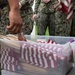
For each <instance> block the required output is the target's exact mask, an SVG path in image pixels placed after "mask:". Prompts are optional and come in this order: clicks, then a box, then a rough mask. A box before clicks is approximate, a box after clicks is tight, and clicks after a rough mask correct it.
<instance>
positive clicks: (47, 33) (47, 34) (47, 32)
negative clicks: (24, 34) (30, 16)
mask: <svg viewBox="0 0 75 75" xmlns="http://www.w3.org/2000/svg"><path fill="white" fill-rule="evenodd" d="M35 28H36V30H35V35H37V31H38V29H37V26H36V25H35ZM45 35H46V36H49V31H48V28H47V30H46V34H45Z"/></svg>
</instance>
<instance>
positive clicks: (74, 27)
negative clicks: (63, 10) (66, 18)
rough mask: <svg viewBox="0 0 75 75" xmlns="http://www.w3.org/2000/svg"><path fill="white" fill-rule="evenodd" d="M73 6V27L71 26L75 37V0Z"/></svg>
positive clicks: (72, 34)
mask: <svg viewBox="0 0 75 75" xmlns="http://www.w3.org/2000/svg"><path fill="white" fill-rule="evenodd" d="M73 6H74V15H73V19H72V26H71V33H70V35H71V36H75V0H73Z"/></svg>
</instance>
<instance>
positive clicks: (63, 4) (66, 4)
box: [58, 0, 73, 20]
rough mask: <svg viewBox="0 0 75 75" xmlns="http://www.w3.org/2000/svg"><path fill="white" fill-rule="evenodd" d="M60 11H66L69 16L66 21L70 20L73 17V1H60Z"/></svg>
mask: <svg viewBox="0 0 75 75" xmlns="http://www.w3.org/2000/svg"><path fill="white" fill-rule="evenodd" d="M58 1H59V3H60V5H59V10H60V11H64V12H65V13H66V14H67V18H66V20H69V19H70V18H71V17H72V15H73V1H72V0H58Z"/></svg>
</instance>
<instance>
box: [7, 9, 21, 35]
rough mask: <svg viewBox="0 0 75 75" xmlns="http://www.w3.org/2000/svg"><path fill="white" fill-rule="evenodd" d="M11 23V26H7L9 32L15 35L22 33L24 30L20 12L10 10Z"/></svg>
mask: <svg viewBox="0 0 75 75" xmlns="http://www.w3.org/2000/svg"><path fill="white" fill-rule="evenodd" d="M9 21H10V25H8V26H7V30H8V31H9V32H10V33H13V34H17V33H20V32H21V28H22V18H21V16H20V13H19V10H18V11H17V10H15V11H13V10H10V12H9Z"/></svg>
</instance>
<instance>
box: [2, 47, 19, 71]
mask: <svg viewBox="0 0 75 75" xmlns="http://www.w3.org/2000/svg"><path fill="white" fill-rule="evenodd" d="M1 53H2V54H1V68H3V69H5V70H10V71H17V70H18V68H17V67H18V60H17V59H16V58H15V57H14V56H15V53H14V51H13V50H12V49H11V48H9V49H5V48H2V49H1ZM11 53H12V54H11Z"/></svg>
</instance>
